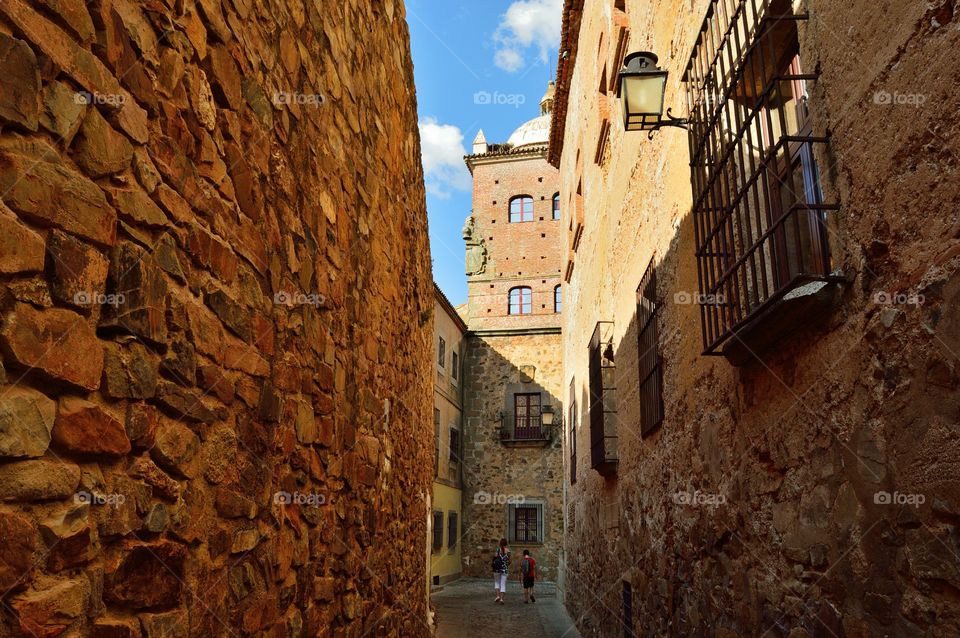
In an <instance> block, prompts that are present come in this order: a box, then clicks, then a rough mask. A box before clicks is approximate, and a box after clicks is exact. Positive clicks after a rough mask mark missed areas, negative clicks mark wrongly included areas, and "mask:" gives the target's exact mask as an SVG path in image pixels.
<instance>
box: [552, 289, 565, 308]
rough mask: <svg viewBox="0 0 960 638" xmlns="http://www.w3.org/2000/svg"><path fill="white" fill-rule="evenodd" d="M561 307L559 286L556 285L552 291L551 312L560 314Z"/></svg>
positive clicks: (561, 300) (561, 299)
mask: <svg viewBox="0 0 960 638" xmlns="http://www.w3.org/2000/svg"><path fill="white" fill-rule="evenodd" d="M562 307H563V298H562V297H561V293H560V285H559V284H557V286H556V287H554V289H553V311H554V312H560V310H561V309H562Z"/></svg>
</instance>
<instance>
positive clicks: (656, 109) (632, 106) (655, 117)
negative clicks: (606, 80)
mask: <svg viewBox="0 0 960 638" xmlns="http://www.w3.org/2000/svg"><path fill="white" fill-rule="evenodd" d="M657 60H658V58H657V56H656V55H655V54H653V53H650V52H649V51H641V52H639V53H631V54H630V55H628V56H627V57H626V59H624V61H623V68H622V69H620V73H619V75H618V76H617V97H618V98H619V99H620V104H621V106H622V107H623V127H624V129H625V130H627V131H649V132H650V136H652V135H653V131H656V130H658V129H660V128H662V127H664V126H678V127H680V128H687V123H688V121H687V120H686V119H681V118H676V117H673V114H672V113H671V109H667V115H666V118H667V119H664V117H663V96H664V92H665V90H666V86H667V72H666V71H664V70H663V69H661V68H660V67H658V66H657Z"/></svg>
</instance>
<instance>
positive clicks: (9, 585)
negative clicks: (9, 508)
mask: <svg viewBox="0 0 960 638" xmlns="http://www.w3.org/2000/svg"><path fill="white" fill-rule="evenodd" d="M0 538H2V539H3V542H2V543H0V590H3V591H4V592H8V591H11V590H13V591H17V590H20V589H24V588H25V587H27V586H29V585H30V583H31V582H32V581H33V571H34V567H35V563H36V558H37V556H36V552H37V545H38V543H37V531H36V529H35V528H34V526H33V523H31V522H30V519H28V518H27V517H25V516H23V515H21V514H18V513H16V512H6V511H3V512H0Z"/></svg>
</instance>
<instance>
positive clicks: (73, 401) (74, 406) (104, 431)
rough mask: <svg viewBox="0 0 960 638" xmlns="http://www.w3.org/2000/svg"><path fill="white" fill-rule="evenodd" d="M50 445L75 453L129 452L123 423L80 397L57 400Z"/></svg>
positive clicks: (121, 453)
mask: <svg viewBox="0 0 960 638" xmlns="http://www.w3.org/2000/svg"><path fill="white" fill-rule="evenodd" d="M52 436H53V442H54V443H55V444H56V445H57V446H58V447H60V448H62V449H63V450H65V451H67V452H71V453H74V454H106V455H116V456H121V455H124V454H127V453H128V452H130V439H128V438H127V433H126V430H125V429H124V426H123V423H121V422H120V420H119V419H117V418H115V417H114V416H113V415H111V414H109V413H108V412H107V411H105V410H104V409H103V408H102V407H101V406H99V405H97V404H95V403H91V402H90V401H85V400H84V399H81V398H79V397H62V398H61V399H60V405H59V409H58V411H57V419H56V421H55V422H54V424H53V433H52Z"/></svg>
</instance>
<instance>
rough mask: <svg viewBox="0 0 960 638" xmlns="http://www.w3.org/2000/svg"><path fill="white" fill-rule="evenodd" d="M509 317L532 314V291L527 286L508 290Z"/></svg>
mask: <svg viewBox="0 0 960 638" xmlns="http://www.w3.org/2000/svg"><path fill="white" fill-rule="evenodd" d="M509 312H510V314H511V315H529V314H531V313H533V291H532V290H531V289H530V288H529V287H527V286H518V287H517V288H511V289H510V309H509Z"/></svg>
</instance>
